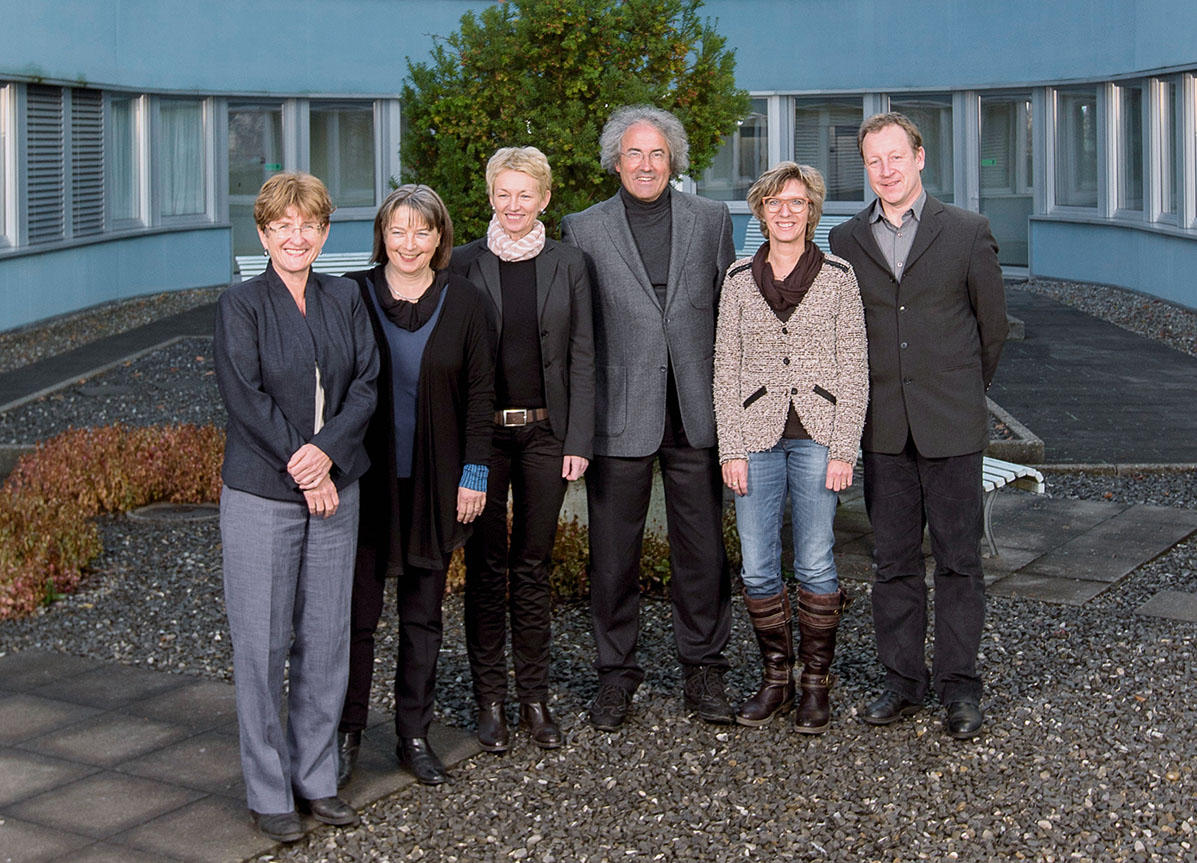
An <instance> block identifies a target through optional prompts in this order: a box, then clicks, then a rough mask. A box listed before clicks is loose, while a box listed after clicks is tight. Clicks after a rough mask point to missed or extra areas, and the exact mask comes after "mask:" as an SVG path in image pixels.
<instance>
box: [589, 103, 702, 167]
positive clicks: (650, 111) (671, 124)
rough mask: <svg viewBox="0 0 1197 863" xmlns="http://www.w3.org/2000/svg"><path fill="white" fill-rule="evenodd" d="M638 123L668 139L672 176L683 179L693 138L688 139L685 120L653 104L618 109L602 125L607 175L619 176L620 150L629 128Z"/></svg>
mask: <svg viewBox="0 0 1197 863" xmlns="http://www.w3.org/2000/svg"><path fill="white" fill-rule="evenodd" d="M639 123H647V124H648V125H650V126H652V127H653V128H655V129H656V130H657V131H658V132H660V133H661V135H662V136H664V138H665V143H666V144H668V146H669V175H670V176H671V177H680V176H681V175H682V174H684V173H686V171H688V170H689V169H690V139H689V138H687V137H686V127H685V126H683V125H682V121H681V120H679V119H678V118H677V117H675V116H674V115H673V114H670V113H669V112H668V111H666V110H664V109H662V108H654V107H653V106H652V105H628V106H626V107H624V108H619V109H617V110H616V111H615V113H613V114H612V115H611V116H610V117H609V118H608V120H607V125H605V126H603V132H602V134H601V135H600V136H599V161H601V162H602V165H603V167H604V168H605V169H606V170H607V173H609V174H614V173H617V172H616V170H615V166H616V165H618V164H619V151H620V147H621V145H622V144H623V136H624V135H625V134H627V131H628V129H630V128H632V127H633V126H635V125H637V124H639Z"/></svg>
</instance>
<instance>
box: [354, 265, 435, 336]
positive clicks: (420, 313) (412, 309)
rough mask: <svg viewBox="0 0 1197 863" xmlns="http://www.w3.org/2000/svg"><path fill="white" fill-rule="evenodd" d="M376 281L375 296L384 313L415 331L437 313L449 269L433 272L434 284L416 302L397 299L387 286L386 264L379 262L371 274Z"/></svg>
mask: <svg viewBox="0 0 1197 863" xmlns="http://www.w3.org/2000/svg"><path fill="white" fill-rule="evenodd" d="M370 281H371V282H373V283H374V296H376V297H377V298H378V305H379V306H381V307H382V313H383V314H384V315H386V316H387V320H389V321H390V322H391V323H392V324H394V325H395V326H397V327H401V328H403V329H405V330H407V331H408V332H412V333H414V332H415V331H416V330H418V329H419V328H420V327H422V326H424V324H426V323H428V322H429V321H430V320H431V319H432V316H433V315H434V314H436V307H437V304H438V303H439V302H440V296H441V291H443V290H444V289H445V283H446V282H448V281H449V271H448V270H435V271H433V274H432V284H431V285H429V286H428V290H426V291H424V293H423V295H422V296H421V297H420V299H418V300H416V301H415V302H414V303H410V302H408V301H407V300H397V299H395V297H394V296H392V294H391V289H390V288H389V287H388V286H387V273H386V264H379V265H378V266H377V267H375V268H374V272H373V273H371V275H370Z"/></svg>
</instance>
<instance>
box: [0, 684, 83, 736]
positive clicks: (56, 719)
mask: <svg viewBox="0 0 1197 863" xmlns="http://www.w3.org/2000/svg"><path fill="white" fill-rule="evenodd" d="M98 712H99V708H96V707H83V706H81V705H78V704H69V703H67V702H65V701H57V700H55V699H53V698H42V697H41V696H38V695H29V694H28V693H16V694H12V695H6V696H0V745H2V746H11V745H13V744H15V743H20V742H21V741H23V740H30V739H32V738H34V737H40V736H41V735H43V734H46V733H47V732H51V731H57V730H59V729H61V728H65V727H67V726H69V725H74V724H75V723H76V722H79V721H81V720H84V719H87V718H88V717H90V716H94V715H95V714H96V713H98Z"/></svg>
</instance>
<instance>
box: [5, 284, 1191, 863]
mask: <svg viewBox="0 0 1197 863" xmlns="http://www.w3.org/2000/svg"><path fill="white" fill-rule="evenodd" d="M1010 306H1011V311H1012V313H1013V314H1015V315H1016V316H1018V317H1020V318H1022V319H1023V320H1024V321H1025V323H1026V329H1027V338H1026V341H1025V342H1022V343H1019V342H1011V343H1010V344H1009V345H1008V347H1007V349H1006V354H1005V356H1004V358H1003V362H1002V368H1001V372H1000V375H999V380H998V382H997V383H995V385H994V391H993V393H992V395H993V397H994V399H995V400H996V401H997V402H998V403H999V404H1000V405H1002V406H1003V407H1004V408H1006V409H1007V410H1009V411H1010V412H1011V413H1013V414H1014V415H1015V416H1016V417H1017V418H1018V419H1020V420H1021V421H1022V422H1023V423H1024V424H1025V425H1027V426H1028V427H1029V428H1030V429H1031V431H1033V432H1034V433H1036V434H1037V435H1039V436H1040V437H1041V438H1043V440H1044V443H1045V448H1046V459H1047V461H1048V462H1055V463H1059V462H1123V463H1126V462H1131V463H1144V462H1197V443H1195V442H1194V440H1193V438H1194V435H1193V434H1192V429H1193V428H1197V397H1195V396H1197V392H1195V390H1194V387H1195V386H1197V360H1193V359H1192V358H1190V357H1188V356H1186V355H1184V354H1181V353H1179V352H1177V351H1173V350H1171V349H1170V348H1166V347H1163V346H1161V345H1158V344H1157V343H1155V342H1151V341H1149V340H1147V339H1142V338H1140V337H1138V336H1134V335H1132V334H1130V333H1126V332H1125V331H1123V330H1121V329H1118V328H1117V327H1113V326H1112V325H1108V324H1104V323H1102V322H1101V321H1096V320H1095V319H1093V318H1090V317H1089V316H1088V315H1084V314H1082V313H1080V312H1076V311H1074V310H1071V309H1068V308H1066V307H1064V306H1062V305H1060V304H1058V303H1055V302H1053V301H1051V300H1048V299H1045V298H1042V297H1038V296H1035V295H1030V294H1023V293H1021V292H1011V303H1010ZM211 316H212V307H211V306H207V307H203V308H201V309H195V310H193V311H191V312H187V313H184V314H182V315H178V316H176V317H175V318H168V319H166V320H163V321H159V322H157V323H155V324H150V325H148V326H145V327H140V328H138V329H136V330H132V331H130V332H128V333H124V334H122V335H120V336H114V337H112V338H110V339H104V340H102V341H101V342H97V343H94V344H92V345H88V346H85V347H82V348H79V349H78V350H76V351H72V352H71V353H70V354H67V355H64V356H62V357H56V358H52V359H48V360H44V361H42V362H40V363H37V364H36V365H34V366H30V367H28V368H25V369H20V370H18V371H15V372H10V373H7V374H4V375H0V410H3V409H5V408H7V407H11V406H12V405H13V404H14V403H19V402H21V401H24V400H27V399H29V398H31V397H35V396H36V395H37V394H38V393H41V392H44V391H46V390H48V389H52V388H54V387H55V386H56V385H58V384H61V383H63V382H65V381H74V380H77V379H78V378H79V377H81V376H83V375H84V374H85V373H87V372H89V371H92V370H95V369H98V368H103V367H106V366H109V365H111V364H113V363H115V362H119V361H120V360H122V359H124V358H127V357H128V356H129V355H131V354H136V353H141V352H144V351H146V350H151V349H153V348H154V347H156V346H158V345H161V344H163V343H165V342H167V341H169V340H170V339H171V338H174V337H176V336H178V335H205V334H207V333H210V332H211ZM1128 432H1129V433H1128ZM1049 488H1050V477H1049ZM993 524H994V531H995V534H996V538H997V542H998V548H999V555H998V557H996V558H992V559H990V560H987V561H986V564H985V571H986V581H987V583H988V584H989V589H990V592H991V593H992V594H993V595H999V596H1001V595H1005V596H1022V597H1027V598H1031V599H1038V600H1043V601H1049V602H1062V603H1067V604H1073V605H1081V604H1084V603H1085V602H1087V601H1089V600H1090V599H1092V598H1093V597H1094V596H1096V595H1098V594H1099V593H1101V592H1102V591H1103V590H1105V589H1107V588H1108V587H1109V586H1110V585H1112V584H1115V583H1117V581H1118V580H1120V579H1121V578H1123V577H1124V576H1125V575H1126V574H1128V573H1129V572H1131V571H1133V570H1134V569H1135V568H1136V567H1138V566H1140V565H1141V564H1143V563H1145V562H1146V561H1149V560H1151V559H1153V558H1155V557H1156V556H1158V555H1159V554H1161V553H1163V552H1164V551H1166V550H1167V549H1169V548H1171V547H1172V546H1173V545H1174V544H1175V543H1177V542H1179V541H1180V540H1181V539H1183V538H1185V537H1186V536H1189V535H1190V534H1192V533H1193V532H1194V531H1197V512H1193V511H1189V510H1177V509H1169V508H1163V507H1149V506H1127V505H1122V504H1116V503H1102V502H1082V501H1069V500H1058V499H1053V498H1049V497H1044V496H1037V495H1028V494H1022V493H1017V492H1013V491H1003V492H1000V493H999V498H998V501H997V504H996V506H995V509H994V514H993ZM836 534H837V540H838V544H837V551H838V560H839V566H840V574H841V576H842V577H844V578H847V579H856V580H862V581H867V580H868V579H869V578H870V577H871V563H870V553H871V550H872V544H871V543H872V538H871V534H870V529H869V525H868V519H867V518H866V517H865V514H864V507H863V502H862V501H861V499H860V497H859V491H858V490H857V493H856V494H855V495H853V496H849V497H846V498H845V500H844V505H843V506H842V507H841V510H840V513H839V515H838V517H837V522H836ZM1140 613H1144V614H1158V615H1160V616H1167V617H1175V616H1178V615H1179V616H1181V617H1183V618H1185V619H1197V598H1195V597H1193V596H1191V595H1189V594H1176V595H1172V596H1166V595H1163V594H1161V595H1158V596H1157V597H1155V598H1153V599H1152V600H1151V601H1149V602H1148V603H1147V604H1146V605H1144V606H1143V608H1141V609H1140ZM434 738H435V740H436V742H437V748H438V751H440V752H441V753H442V755H444V756H446V761H449V762H456V761H458V760H460V759H462V758H467V757H470V756H472V755H474V754H476V753H477V752H478V751H479V750H478V747H477V745H476V742H475V741H474V739H473V737H472V736H471V735H469V734H467V733H465V732H462V731H458V730H454V729H445V728H436V729H434ZM366 740H367V746H366V748H365V751H364V752H363V755H362V762H361V766H360V768H359V770H358V774H357V776H356V777H355V779H354V782H353V783H352V784H351V785H350V786H349V787H348V788H347V789H345V794H344V796H345V797H346V798H347V799H349V800H350V801H351V802H352V803H354V804H355V805H358V806H361V805H364V804H366V803H368V802H370V801H372V800H375V799H378V798H379V797H382V796H384V795H387V794H390V793H393V792H394V791H396V790H397V789H399V788H401V787H403V786H404V785H406V784H409V783H410V782H411V781H413V780H411V778H410V777H408V776H407V775H406V774H405V773H403V772H402V771H400V770H399V769H398V768H397V766H396V765H395V762H394V755H393V750H394V745H395V740H394V733H393V731H391V730H390V729H389V728H388V725H387V723H386V721H384V719H383V718H382V717H379V718H378V719H377V721H376V722H375V725H374V728H372V730H371V732H370V733H369V734H367V737H366ZM307 823H308V826H309V828H312V829H314V828H316V827H317V825H315V824H314V823H313V822H311V821H310V820H309V821H308V822H307ZM322 829H326V828H322ZM270 847H271V843H270V842H269V840H266V839H264V838H263V837H261V836H260V835H259V834H258V833H257V832H256V831H255V830H254V829H253V828H252V827H251V826H250V824H249V821H248V818H247V815H246V810H245V803H244V797H243V788H242V784H241V775H240V765H239V761H238V755H237V730H236V721H235V716H234V710H233V693H232V687H231V686H229V685H227V684H222V683H218V682H214V681H206V680H201V679H198V678H192V677H185V676H180V675H171V674H166V673H162V672H156V671H147V670H142V669H137V668H130V667H127V666H122V665H116V664H112V663H101V662H98V661H94V660H90V659H81V658H78V657H71V656H64V655H60V654H54V653H48V652H40V651H25V652H22V653H19V654H15V655H11V656H7V657H3V658H0V863H3V861H22V863H34V861H43V860H44V861H50V860H54V861H58V860H72V861H122V863H138V861H150V860H158V861H163V860H167V861H175V860H195V861H240V860H244V859H247V858H250V857H253V856H255V855H257V854H260V853H262V852H263V851H266V850H268V849H269V848H270Z"/></svg>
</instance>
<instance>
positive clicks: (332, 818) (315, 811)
mask: <svg viewBox="0 0 1197 863" xmlns="http://www.w3.org/2000/svg"><path fill="white" fill-rule="evenodd" d="M295 805H296V806H298V807H299V811H300V812H302V813H303V814H304V815H311V816H312V817H313V818H315V819H316V820H317V821H319V822H320V823H321V824H331V825H333V826H334V827H351V826H353V825H354V824H357V823H358V822H359V821H361V818H359V817H358V815H357V810H356V809H354V808H353V807H352V806H350V805H349V804H348V803H346V802H345V801H344V800H342V799H341V798H340V797H317V798H316V799H315V800H308V799H307V798H304V797H298V796H297V797H296V798H295Z"/></svg>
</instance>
